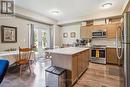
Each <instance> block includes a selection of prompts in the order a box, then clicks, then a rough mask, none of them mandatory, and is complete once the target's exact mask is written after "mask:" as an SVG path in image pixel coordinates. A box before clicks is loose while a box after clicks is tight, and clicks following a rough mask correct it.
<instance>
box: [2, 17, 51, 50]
mask: <svg viewBox="0 0 130 87" xmlns="http://www.w3.org/2000/svg"><path fill="white" fill-rule="evenodd" d="M28 24H34V25H35V27H41V28H47V27H49V26H46V25H43V24H39V23H36V22H31V21H27V20H23V19H19V18H10V19H8V18H1V19H0V26H1V25H6V26H14V27H17V43H1V29H0V51H3V50H6V49H9V48H18V47H19V46H20V47H28V44H29V26H28Z"/></svg>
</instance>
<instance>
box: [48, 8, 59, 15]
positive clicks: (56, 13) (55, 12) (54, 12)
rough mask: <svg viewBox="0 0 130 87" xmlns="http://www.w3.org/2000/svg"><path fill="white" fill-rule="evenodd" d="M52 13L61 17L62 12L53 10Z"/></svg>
mask: <svg viewBox="0 0 130 87" xmlns="http://www.w3.org/2000/svg"><path fill="white" fill-rule="evenodd" d="M50 12H51V14H53V15H60V14H61V11H60V10H57V9H56V10H51V11H50Z"/></svg>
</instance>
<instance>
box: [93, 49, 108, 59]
mask: <svg viewBox="0 0 130 87" xmlns="http://www.w3.org/2000/svg"><path fill="white" fill-rule="evenodd" d="M98 50H99V58H106V51H105V49H101V48H100V49H98ZM91 57H95V58H96V49H92V50H91Z"/></svg>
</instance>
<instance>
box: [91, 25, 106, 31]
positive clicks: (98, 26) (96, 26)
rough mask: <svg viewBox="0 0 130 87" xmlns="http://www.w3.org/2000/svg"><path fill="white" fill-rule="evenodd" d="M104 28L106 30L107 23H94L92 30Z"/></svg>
mask: <svg viewBox="0 0 130 87" xmlns="http://www.w3.org/2000/svg"><path fill="white" fill-rule="evenodd" d="M97 30H102V31H106V25H93V29H92V31H97Z"/></svg>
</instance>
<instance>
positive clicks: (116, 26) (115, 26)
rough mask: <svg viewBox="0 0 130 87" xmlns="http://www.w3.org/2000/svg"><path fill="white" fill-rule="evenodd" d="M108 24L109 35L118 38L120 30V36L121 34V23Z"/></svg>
mask: <svg viewBox="0 0 130 87" xmlns="http://www.w3.org/2000/svg"><path fill="white" fill-rule="evenodd" d="M106 26H107V37H108V38H116V32H118V37H119V36H120V30H119V26H120V24H118V23H117V24H108V25H106Z"/></svg>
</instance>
